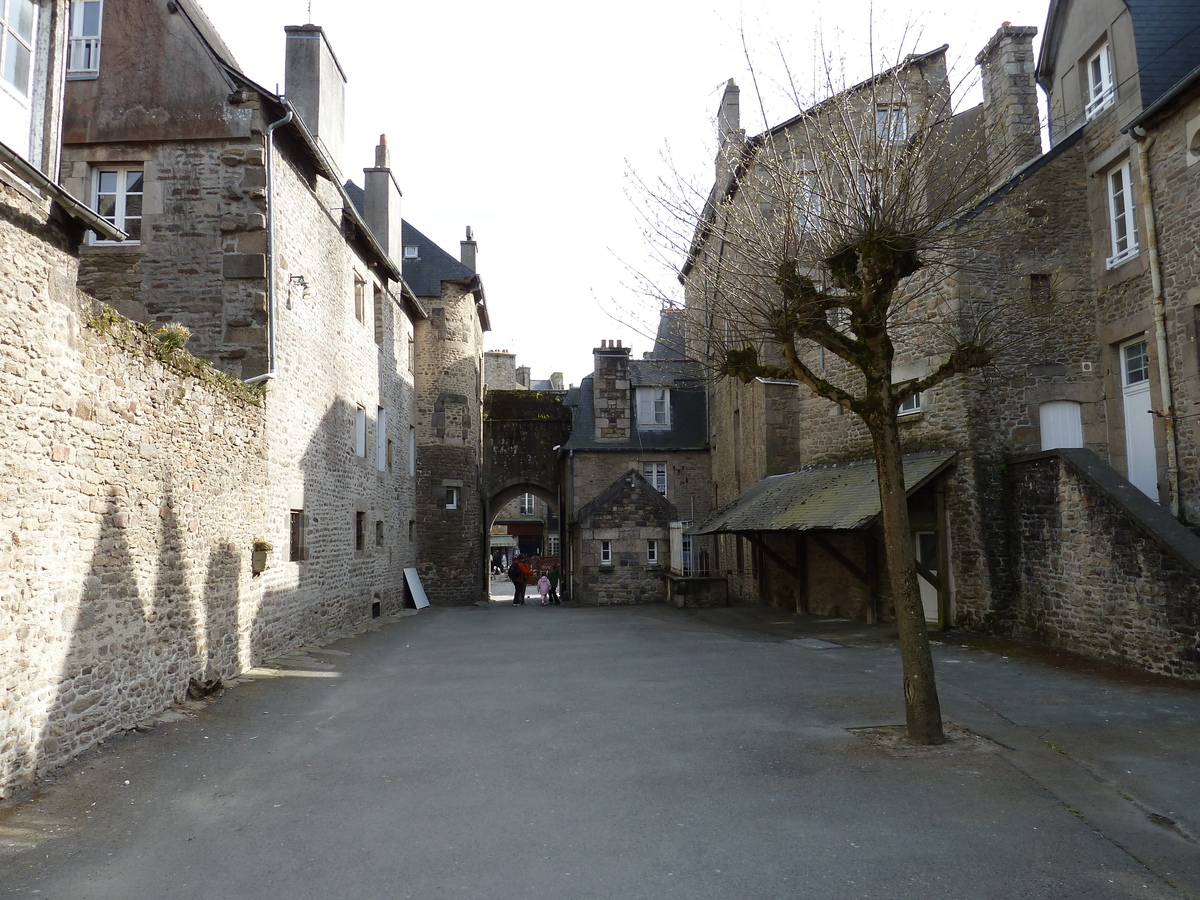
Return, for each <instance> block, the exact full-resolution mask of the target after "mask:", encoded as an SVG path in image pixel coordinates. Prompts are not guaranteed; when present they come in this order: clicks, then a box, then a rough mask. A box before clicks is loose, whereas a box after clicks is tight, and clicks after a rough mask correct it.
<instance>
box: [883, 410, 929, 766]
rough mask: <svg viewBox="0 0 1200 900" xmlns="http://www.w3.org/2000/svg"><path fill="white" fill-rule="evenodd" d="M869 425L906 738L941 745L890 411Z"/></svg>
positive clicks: (897, 440)
mask: <svg viewBox="0 0 1200 900" xmlns="http://www.w3.org/2000/svg"><path fill="white" fill-rule="evenodd" d="M872 419H873V420H872V421H868V422H867V426H868V428H869V429H870V431H871V438H872V440H873V441H874V444H875V464H876V469H877V471H878V473H879V505H880V509H881V511H882V512H881V516H882V520H883V543H884V553H885V555H886V558H887V569H888V584H889V586H890V587H891V590H892V599H893V601H894V602H895V604H896V627H897V630H898V631H899V634H900V659H901V663H902V664H903V670H904V715H905V720H906V722H907V724H908V736H909V737H910V738H911V739H912V740H913V741H915V742H916V743H918V744H942V743H945V741H946V736H945V734H944V733H943V731H942V709H941V704H940V703H939V702H938V693H937V683H936V682H935V681H934V674H933V654H932V653H931V651H930V649H929V630H928V629H927V628H926V627H925V610H924V609H923V608H922V606H921V592H920V588H919V587H918V586H917V569H916V566H915V565H914V564H913V547H912V533H911V530H910V528H909V523H908V495H907V493H906V492H905V486H904V461H903V457H902V454H901V452H900V430H899V428H898V426H897V424H896V416H895V412H894V411H892V410H891V409H890V406H889V408H888V410H887V411H884V412H883V413H881V414H880V415H878V416H875V417H872Z"/></svg>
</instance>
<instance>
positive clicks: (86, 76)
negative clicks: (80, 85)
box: [67, 71, 100, 81]
mask: <svg viewBox="0 0 1200 900" xmlns="http://www.w3.org/2000/svg"><path fill="white" fill-rule="evenodd" d="M99 77H100V73H99V72H98V71H96V72H68V73H67V81H95V80H96V79H97V78H99Z"/></svg>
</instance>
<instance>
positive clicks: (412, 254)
mask: <svg viewBox="0 0 1200 900" xmlns="http://www.w3.org/2000/svg"><path fill="white" fill-rule="evenodd" d="M404 258H405V259H420V258H421V257H420V251H419V250H418V249H417V247H415V246H414V245H412V244H409V245H408V246H406V247H405V248H404Z"/></svg>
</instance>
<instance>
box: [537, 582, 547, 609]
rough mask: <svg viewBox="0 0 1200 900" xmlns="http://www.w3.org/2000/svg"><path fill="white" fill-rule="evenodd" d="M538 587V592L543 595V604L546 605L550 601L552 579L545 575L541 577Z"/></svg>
mask: <svg viewBox="0 0 1200 900" xmlns="http://www.w3.org/2000/svg"><path fill="white" fill-rule="evenodd" d="M537 589H538V593H539V594H541V595H542V606H545V605H546V604H548V603H549V602H550V599H549V598H550V579H549V578H547V577H546V576H545V575H543V576H542V577H541V578H539V579H538V583H537Z"/></svg>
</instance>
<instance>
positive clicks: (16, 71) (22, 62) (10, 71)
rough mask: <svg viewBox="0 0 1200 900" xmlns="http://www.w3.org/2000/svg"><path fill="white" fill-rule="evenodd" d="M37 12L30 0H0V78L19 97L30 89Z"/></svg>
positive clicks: (35, 42) (28, 93) (35, 44)
mask: <svg viewBox="0 0 1200 900" xmlns="http://www.w3.org/2000/svg"><path fill="white" fill-rule="evenodd" d="M37 12H38V10H37V6H36V5H35V4H34V2H33V0H0V79H3V81H4V84H5V86H6V87H9V88H11V89H14V90H15V91H16V92H17V93H18V94H20V95H21V96H22V97H29V95H30V94H31V93H32V89H33V72H34V65H33V59H34V52H35V47H36V46H37V40H36V35H37Z"/></svg>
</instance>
